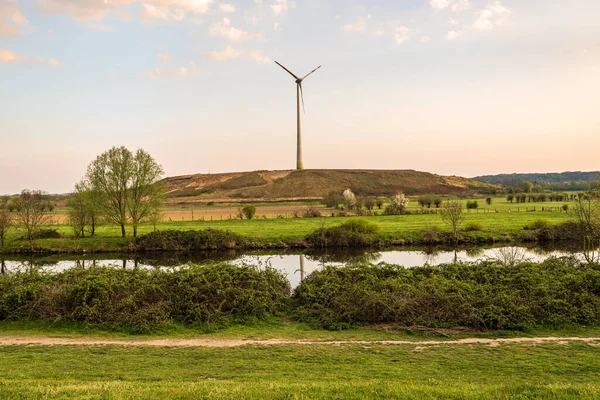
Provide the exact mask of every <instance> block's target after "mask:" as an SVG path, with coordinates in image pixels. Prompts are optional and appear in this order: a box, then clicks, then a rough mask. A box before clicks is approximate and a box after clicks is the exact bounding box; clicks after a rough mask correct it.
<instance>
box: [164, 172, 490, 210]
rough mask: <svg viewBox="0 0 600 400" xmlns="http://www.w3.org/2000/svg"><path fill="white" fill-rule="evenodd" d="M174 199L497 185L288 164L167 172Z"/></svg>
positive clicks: (468, 190) (470, 189)
mask: <svg viewBox="0 0 600 400" xmlns="http://www.w3.org/2000/svg"><path fill="white" fill-rule="evenodd" d="M166 182H167V188H168V189H167V196H168V197H169V198H170V201H171V202H172V201H177V200H179V201H190V200H192V199H191V198H193V200H192V201H202V200H207V201H231V200H233V199H238V200H239V199H263V200H271V201H272V200H293V199H315V198H322V197H323V196H325V195H326V194H327V193H329V192H331V191H337V192H339V193H341V192H342V191H344V190H345V189H351V190H352V191H353V192H354V193H355V194H357V195H362V196H391V195H394V194H395V193H396V192H398V191H403V192H404V193H406V194H411V195H412V194H473V193H476V192H479V191H490V190H493V189H495V188H496V187H495V186H494V185H490V184H487V183H483V182H479V181H474V180H471V179H467V178H461V177H456V176H440V175H435V174H430V173H427V172H418V171H412V170H397V171H384V170H289V171H254V172H237V173H226V174H197V175H185V176H176V177H172V178H166Z"/></svg>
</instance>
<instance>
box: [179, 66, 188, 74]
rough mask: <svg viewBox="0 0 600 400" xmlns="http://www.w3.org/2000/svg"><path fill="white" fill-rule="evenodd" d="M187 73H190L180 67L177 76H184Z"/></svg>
mask: <svg viewBox="0 0 600 400" xmlns="http://www.w3.org/2000/svg"><path fill="white" fill-rule="evenodd" d="M189 73H190V71H189V70H188V69H187V68H186V67H180V68H179V75H181V76H186V75H187V74H189Z"/></svg>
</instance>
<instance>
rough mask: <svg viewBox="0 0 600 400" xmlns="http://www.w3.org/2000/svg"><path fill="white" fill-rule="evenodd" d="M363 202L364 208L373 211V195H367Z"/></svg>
mask: <svg viewBox="0 0 600 400" xmlns="http://www.w3.org/2000/svg"><path fill="white" fill-rule="evenodd" d="M363 203H364V206H365V208H366V209H367V210H369V211H373V208H375V199H374V198H373V197H367V198H366V199H365V200H364V201H363Z"/></svg>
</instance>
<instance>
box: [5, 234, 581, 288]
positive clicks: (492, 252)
mask: <svg viewBox="0 0 600 400" xmlns="http://www.w3.org/2000/svg"><path fill="white" fill-rule="evenodd" d="M581 255H582V250H581V245H580V244H579V243H571V242H566V243H565V242H563V243H558V244H557V243H553V244H547V245H543V246H542V245H536V246H529V247H522V246H514V247H507V246H502V247H489V246H468V247H462V248H458V249H452V248H448V247H405V248H401V249H398V248H395V249H387V250H385V249H384V250H379V249H350V248H340V249H330V250H327V251H325V250H312V251H308V252H289V251H277V250H270V251H268V252H259V251H254V252H248V251H236V250H219V251H196V252H164V253H156V254H151V255H145V256H133V255H131V254H100V255H96V256H94V255H92V256H66V255H55V256H46V257H35V256H34V257H12V258H11V257H7V258H3V259H0V262H1V272H2V273H9V272H11V271H26V270H30V269H31V268H36V269H41V270H44V271H47V272H61V271H65V270H68V269H71V268H86V267H92V266H113V267H115V268H127V269H134V268H142V269H154V268H166V267H178V266H182V265H186V264H189V263H195V264H207V263H213V262H221V261H227V262H232V263H234V264H237V265H242V264H248V265H258V266H263V267H266V266H270V267H272V268H274V269H276V270H278V271H280V272H282V273H283V274H284V275H285V276H286V277H287V279H288V281H289V282H290V285H291V287H292V288H296V287H297V286H298V285H299V284H300V282H301V281H302V280H303V279H304V278H305V277H306V276H308V275H310V274H311V273H312V272H314V271H317V270H320V269H322V268H323V267H324V266H342V265H348V264H357V263H374V264H376V263H388V264H395V265H402V266H405V267H409V268H410V267H415V266H422V265H440V264H447V263H453V262H475V261H484V260H500V261H502V262H508V263H516V262H521V261H533V262H542V261H544V260H546V259H548V258H550V257H565V256H575V257H581Z"/></svg>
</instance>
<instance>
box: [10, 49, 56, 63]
mask: <svg viewBox="0 0 600 400" xmlns="http://www.w3.org/2000/svg"><path fill="white" fill-rule="evenodd" d="M0 63H8V64H18V63H20V64H46V65H50V66H51V67H57V66H59V65H60V63H59V62H58V61H56V60H55V59H54V58H51V59H49V60H47V61H46V60H45V59H43V58H42V57H33V58H28V57H25V56H22V55H20V54H16V53H13V52H12V51H10V50H6V49H0Z"/></svg>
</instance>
